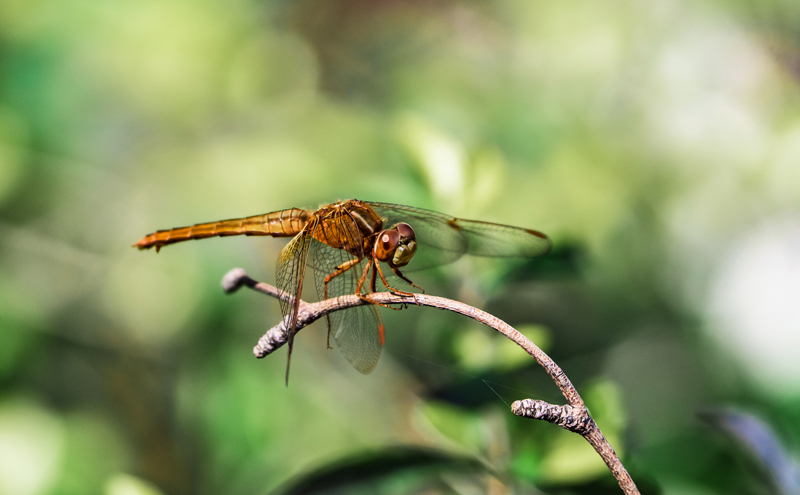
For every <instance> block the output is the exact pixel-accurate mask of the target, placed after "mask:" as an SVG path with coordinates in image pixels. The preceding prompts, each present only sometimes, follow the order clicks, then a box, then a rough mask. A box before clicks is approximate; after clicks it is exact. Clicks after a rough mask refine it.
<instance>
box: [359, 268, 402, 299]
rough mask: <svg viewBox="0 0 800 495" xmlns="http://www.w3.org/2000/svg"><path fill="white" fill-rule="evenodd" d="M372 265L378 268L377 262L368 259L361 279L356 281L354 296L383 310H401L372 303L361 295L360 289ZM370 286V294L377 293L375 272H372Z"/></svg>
mask: <svg viewBox="0 0 800 495" xmlns="http://www.w3.org/2000/svg"><path fill="white" fill-rule="evenodd" d="M373 263H374V264H375V266H378V260H376V259H375V258H370V259H369V261H368V262H367V266H365V267H364V273H362V274H361V278H360V279H358V285H357V286H356V295H357V296H358V297H359V299H361V300H364V301H367V302H368V303H370V304H377V305H378V306H383V307H384V308H389V309H394V310H397V311H399V310H400V309H402V308H395V307H394V306H389V305H388V304H383V303H376V302H372V301H370V300H369V299H367V297H366V296H365V295H363V294H361V287H363V286H364V283H365V282H366V281H367V273H369V269H370V267H371V266H372V264H373ZM381 277H383V274H381ZM371 285H372V287H371V288H372V292H377V291H376V290H375V270H372V281H371Z"/></svg>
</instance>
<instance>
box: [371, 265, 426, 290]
mask: <svg viewBox="0 0 800 495" xmlns="http://www.w3.org/2000/svg"><path fill="white" fill-rule="evenodd" d="M375 268H376V269H377V270H378V275H380V276H381V282H383V285H385V286H386V288H387V289H389V290H390V291H392V292H394V293H395V294H400V295H403V296H413V295H414V293H413V292H406V291H403V290H400V289H395V288H394V287H392V286H391V285H389V282H387V281H386V277H385V276H384V275H383V270H381V265H380V263H378V260H375ZM403 279H404V280H405V277H403ZM412 285H413V284H412ZM414 287H416V285H415V286H414Z"/></svg>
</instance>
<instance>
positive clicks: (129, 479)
mask: <svg viewBox="0 0 800 495" xmlns="http://www.w3.org/2000/svg"><path fill="white" fill-rule="evenodd" d="M105 495H163V492H162V491H161V490H159V489H158V488H156V487H155V486H154V485H153V484H151V483H148V482H147V481H144V480H143V479H140V478H137V477H135V476H131V475H130V474H124V473H118V474H115V475H114V476H112V477H111V478H109V479H108V482H107V483H106V489H105Z"/></svg>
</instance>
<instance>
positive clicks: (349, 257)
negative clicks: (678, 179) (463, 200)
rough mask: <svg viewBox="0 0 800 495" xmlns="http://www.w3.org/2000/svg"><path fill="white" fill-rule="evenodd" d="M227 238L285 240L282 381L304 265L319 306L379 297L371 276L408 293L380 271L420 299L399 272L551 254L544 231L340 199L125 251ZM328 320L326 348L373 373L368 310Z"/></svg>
mask: <svg viewBox="0 0 800 495" xmlns="http://www.w3.org/2000/svg"><path fill="white" fill-rule="evenodd" d="M233 235H248V236H271V237H291V238H292V239H291V241H290V242H289V243H288V244H287V245H286V246H285V247H284V248H283V249H282V250H281V252H280V255H279V256H278V265H277V270H276V285H277V286H278V288H279V289H281V290H282V291H283V292H284V293H285V294H287V295H288V297H281V298H280V299H279V300H280V306H281V312H282V314H283V317H284V320H283V321H284V326H285V329H286V333H287V343H288V347H289V351H288V357H287V361H286V383H287V384H288V382H289V364H290V362H291V356H292V348H293V345H294V335H295V333H296V331H297V329H296V327H297V320H298V309H299V305H300V296H301V294H302V291H303V283H304V281H305V274H306V271H307V268H308V267H310V268H311V269H312V270H313V272H314V276H313V279H314V283H315V285H316V290H317V294H318V296H319V297H320V299H321V300H326V299H329V298H335V297H338V296H342V295H352V294H356V295H358V297H359V298H361V299H365V300H368V299H367V295H368V294H369V292H377V291H378V287H377V279H378V278H380V281H381V284H382V285H383V287H385V290H389V291H391V292H394V293H396V294H401V295H408V296H411V295H413V292H409V291H406V290H400V289H398V288H395V287H393V286H392V285H390V283H389V281H388V280H387V278H386V273H385V272H388V270H391V272H392V273H394V275H396V276H397V278H399V279H400V280H402V281H403V282H405V283H407V284H408V285H409V286H410V287H413V288H416V289H418V290H420V291H422V292H424V290H423V289H422V288H421V287H419V286H417V285H416V284H414V282H412V281H411V280H410V279H409V278H408V277H407V276H406V275H405V274H404V273H403V272H404V271H405V272H413V271H417V270H422V269H426V268H431V267H434V266H440V265H445V264H448V263H452V262H454V261H456V260H458V259H459V258H461V257H462V256H463V255H465V254H469V255H473V256H484V257H500V258H507V257H518V258H529V257H535V256H542V255H544V254H547V253H548V252H549V251H550V248H551V247H552V242H551V240H550V239H549V238H548V237H547V236H546V235H545V234H543V233H541V232H539V231H536V230H532V229H525V228H520V227H512V226H509V225H501V224H497V223H490V222H482V221H478V220H466V219H463V218H456V217H453V216H450V215H445V214H443V213H438V212H435V211H431V210H426V209H423V208H416V207H413V206H404V205H397V204H390V203H378V202H371V201H361V200H356V199H350V200H346V201H338V202H336V203H332V204H328V205H324V206H321V207H320V208H318V209H317V210H310V209H302V208H289V209H285V210H279V211H274V212H271V213H265V214H263V215H255V216H250V217H245V218H236V219H232V220H221V221H217V222H207V223H199V224H196V225H192V226H189V227H177V228H173V229H168V230H159V231H156V232H154V233H152V234H149V235H147V236H145V237H143V238H142V239H141V240H140V241H139V242H137V243H136V244H134V245H133V246H134V247H137V248H139V249H150V248H155V250H156V251H157V252H158V251H159V250H160V249H161V248H162V247H164V246H166V245H169V244H174V243H177V242H183V241H188V240H192V239H205V238H208V237H215V236H219V237H225V236H233ZM382 265H385V266H386V267H387V268H388V270H386V269H385V268H384V267H383V266H382ZM393 280H394V279H393ZM381 290H384V289H381ZM387 307H388V306H387ZM391 309H398V308H393V307H391ZM327 322H328V347H329V348H330V337H331V335H332V336H333V339H334V340H335V341H336V344H337V347H338V349H339V351H340V352H341V353H342V355H343V356H344V357H345V358H346V359H347V360H348V361H349V362H350V363H351V364H352V365H353V366H354V367H355V368H356V369H357V370H358V371H360V372H361V373H364V374H367V373H370V372H372V370H374V369H375V367H376V366H377V364H378V360H379V359H380V356H381V352H382V349H383V345H384V341H385V328H384V324H383V320H382V318H381V314H380V312H379V311H378V309H377V307H376V305H375V304H368V305H362V306H355V307H350V308H346V309H342V310H338V311H334V312H332V313H329V314H328V316H327Z"/></svg>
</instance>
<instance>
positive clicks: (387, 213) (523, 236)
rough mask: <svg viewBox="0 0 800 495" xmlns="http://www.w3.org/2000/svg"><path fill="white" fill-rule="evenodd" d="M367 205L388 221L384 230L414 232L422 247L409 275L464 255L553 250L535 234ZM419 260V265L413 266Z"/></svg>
mask: <svg viewBox="0 0 800 495" xmlns="http://www.w3.org/2000/svg"><path fill="white" fill-rule="evenodd" d="M369 205H370V206H371V207H372V208H373V209H374V210H375V211H376V212H377V213H378V214H379V215H380V216H382V217H384V218H385V219H386V220H387V222H386V223H385V227H390V226H392V225H394V224H396V223H397V222H406V223H408V224H409V225H411V227H413V228H414V231H415V232H416V235H417V242H418V243H419V244H420V245H421V247H419V248H418V249H417V254H415V255H414V258H413V259H412V260H411V263H409V265H408V268H409V270H408V271H413V270H420V269H423V268H428V267H431V266H437V265H443V264H447V263H452V262H453V261H456V260H457V259H458V258H460V257H461V255H463V254H465V253H466V254H471V255H473V256H488V257H498V258H507V257H523V258H528V257H534V256H541V255H544V254H547V252H549V251H550V248H551V247H552V242H551V241H550V239H549V238H548V237H547V236H546V235H545V234H542V233H541V232H538V231H536V230H531V229H523V228H520V227H512V226H510V225H502V224H497V223H490V222H481V221H478V220H466V219H463V218H455V217H451V216H448V215H444V214H442V213H438V212H435V211H431V210H425V209H422V208H415V207H413V206H404V205H393V204H388V203H369ZM426 248H427V249H426ZM430 251H436V252H434V253H430ZM418 257H420V262H419V263H418V264H415V262H416V261H417V258H418ZM403 271H406V270H403Z"/></svg>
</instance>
